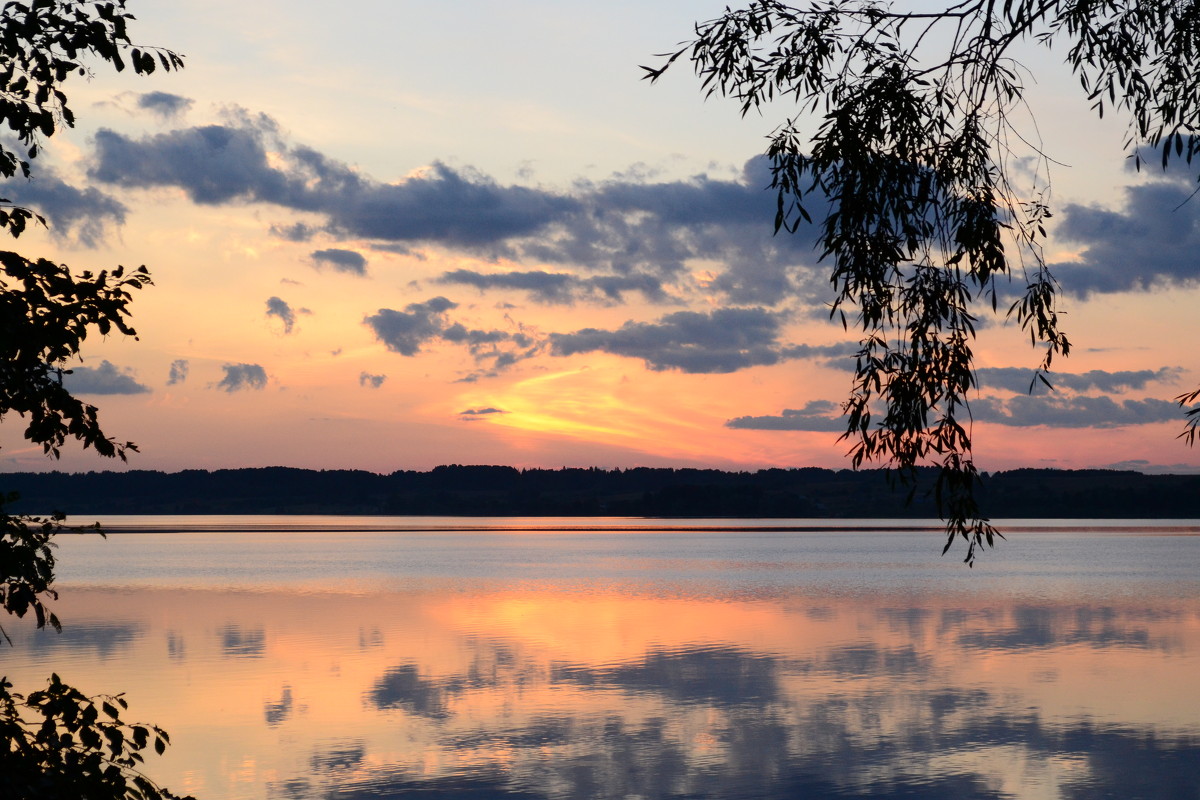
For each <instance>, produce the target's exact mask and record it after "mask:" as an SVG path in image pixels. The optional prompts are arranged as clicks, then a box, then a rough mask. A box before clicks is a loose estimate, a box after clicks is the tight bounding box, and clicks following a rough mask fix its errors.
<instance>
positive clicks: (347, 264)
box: [309, 247, 367, 276]
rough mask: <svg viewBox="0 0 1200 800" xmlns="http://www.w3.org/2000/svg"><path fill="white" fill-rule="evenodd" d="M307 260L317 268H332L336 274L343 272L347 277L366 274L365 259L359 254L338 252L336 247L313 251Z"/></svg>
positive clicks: (350, 251)
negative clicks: (311, 261) (310, 260)
mask: <svg viewBox="0 0 1200 800" xmlns="http://www.w3.org/2000/svg"><path fill="white" fill-rule="evenodd" d="M309 258H311V259H312V260H313V263H314V264H315V265H316V266H317V267H318V268H320V267H332V268H333V269H335V270H337V271H338V272H345V273H347V274H349V275H360V276H361V275H366V274H367V259H366V258H364V257H363V255H362V254H361V253H356V252H355V251H353V250H340V249H338V248H336V247H331V248H328V249H326V250H314V251H313V252H312V253H310V254H309Z"/></svg>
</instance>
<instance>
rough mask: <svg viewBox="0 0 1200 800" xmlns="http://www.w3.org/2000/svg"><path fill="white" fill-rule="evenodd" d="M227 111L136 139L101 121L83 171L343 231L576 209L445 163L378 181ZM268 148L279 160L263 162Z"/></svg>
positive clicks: (369, 233) (517, 222) (515, 232)
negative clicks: (222, 118) (311, 218)
mask: <svg viewBox="0 0 1200 800" xmlns="http://www.w3.org/2000/svg"><path fill="white" fill-rule="evenodd" d="M233 116H234V118H233V119H232V120H230V122H229V123H228V124H225V125H206V126H202V127H195V128H184V129H180V130H175V131H170V132H168V133H161V134H156V135H153V136H147V137H143V138H141V139H132V138H129V137H127V136H124V135H123V134H120V133H117V132H116V131H112V130H109V129H101V130H100V131H98V132H97V133H96V137H95V143H96V157H95V160H94V163H93V164H92V168H91V170H90V172H89V174H90V175H91V177H93V178H95V179H97V180H101V181H105V182H108V183H112V184H116V185H119V186H125V187H138V188H149V187H155V186H177V187H179V188H182V189H183V190H184V191H185V192H186V193H187V194H188V196H189V197H190V198H191V199H192V200H193V201H194V202H197V203H203V204H210V205H211V204H218V203H228V202H232V201H243V202H251V201H256V202H265V203H274V204H276V205H280V206H284V207H286V208H292V209H296V210H299V211H315V212H320V213H322V214H324V215H325V216H326V218H327V220H328V222H327V225H326V226H325V229H326V230H328V231H330V232H335V233H339V234H344V235H349V236H355V237H367V238H372V239H384V240H391V241H400V242H404V241H429V242H438V243H442V244H447V245H455V246H468V247H471V246H482V245H489V244H493V243H496V242H499V241H502V240H504V239H507V238H510V237H514V236H524V235H528V234H532V233H534V232H535V231H538V230H540V229H542V228H544V227H545V226H546V225H547V224H549V223H550V222H552V221H554V220H556V219H558V218H560V217H562V216H563V215H565V214H567V213H570V212H572V211H573V210H575V209H576V208H577V207H578V203H577V202H576V201H575V200H573V199H571V198H569V197H564V196H559V195H554V194H550V193H547V192H542V191H539V190H535V189H528V188H525V187H521V186H500V185H499V184H497V183H496V182H495V181H493V180H492V179H490V178H488V177H487V176H485V175H482V174H480V173H478V172H474V171H472V170H455V169H454V168H452V167H449V166H447V165H445V164H441V163H435V164H433V165H432V166H431V167H430V168H429V170H428V171H427V172H426V173H425V174H423V175H419V176H415V177H411V178H408V179H406V180H404V181H401V182H399V183H394V184H387V183H379V182H377V181H374V180H371V179H370V178H366V177H364V176H362V175H360V174H359V173H357V172H355V171H354V170H352V169H351V168H350V167H348V166H347V165H345V164H343V163H341V162H338V161H334V160H332V159H329V158H326V157H325V156H324V155H322V154H321V153H318V152H317V151H315V150H313V149H311V148H308V147H303V146H296V147H291V146H288V144H287V143H286V142H284V141H283V140H282V139H281V138H280V136H279V133H278V127H277V126H276V125H275V123H274V121H273V120H271V119H270V118H268V117H266V116H264V115H251V114H247V113H244V112H243V113H240V114H235V115H233ZM268 149H269V150H271V151H272V152H273V153H279V154H280V160H279V161H275V162H273V161H269V160H268V157H267V152H268ZM276 230H277V232H280V233H285V232H286V231H287V230H288V229H280V228H277V229H276ZM291 230H292V232H293V233H298V232H299V231H298V230H297V229H296V228H295V227H294V226H293V228H292V229H291ZM285 235H286V234H285Z"/></svg>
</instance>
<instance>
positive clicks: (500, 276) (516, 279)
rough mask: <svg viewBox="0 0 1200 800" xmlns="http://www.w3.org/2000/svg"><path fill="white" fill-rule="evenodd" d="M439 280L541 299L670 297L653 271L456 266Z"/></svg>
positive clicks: (652, 299)
mask: <svg viewBox="0 0 1200 800" xmlns="http://www.w3.org/2000/svg"><path fill="white" fill-rule="evenodd" d="M438 283H444V284H462V285H466V286H474V287H475V288H476V289H479V290H480V291H481V292H483V291H487V290H490V289H509V290H517V291H524V292H528V293H529V295H530V296H531V297H532V298H533V299H534V300H536V301H538V302H540V303H568V304H570V303H574V302H576V301H577V300H584V299H592V298H600V299H605V300H608V301H612V302H621V301H622V300H623V299H624V295H625V293H626V292H634V291H636V292H641V294H642V297H643V298H644V299H645V300H647V301H648V302H652V303H661V302H664V301H666V300H668V299H669V297H668V295H667V293H666V292H665V291H664V289H663V282H662V280H661V279H660V278H656V277H655V276H653V275H646V274H634V275H596V276H592V277H579V276H577V275H573V274H571V273H568V272H546V271H544V270H531V271H528V272H519V271H517V272H496V273H483V272H477V271H475V270H469V269H456V270H453V271H451V272H446V273H443V274H442V276H441V277H440V278H438Z"/></svg>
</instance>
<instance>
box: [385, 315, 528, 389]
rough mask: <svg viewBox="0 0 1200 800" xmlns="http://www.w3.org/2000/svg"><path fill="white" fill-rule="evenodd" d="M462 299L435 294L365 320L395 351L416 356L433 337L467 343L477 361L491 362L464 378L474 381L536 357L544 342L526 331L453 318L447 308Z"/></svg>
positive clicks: (459, 343) (389, 348) (390, 348)
mask: <svg viewBox="0 0 1200 800" xmlns="http://www.w3.org/2000/svg"><path fill="white" fill-rule="evenodd" d="M455 308H458V303H455V302H453V301H451V300H447V299H446V298H445V297H434V298H431V299H430V300H427V301H425V302H424V303H410V304H409V305H407V306H405V308H404V310H403V311H396V310H395V309H391V308H381V309H379V311H378V312H377V313H375V314H372V315H370V316H368V317H365V318H364V319H363V324H364V325H366V326H367V327H369V328H370V329H371V330H372V331H374V333H375V338H376V339H378V340H379V341H380V342H382V343H383V345H384V347H386V348H387V349H388V350H391V351H392V352H393V353H399V354H400V355H402V356H415V355H417V354H418V353H419V352H421V348H422V347H423V346H424V345H426V344H428V343H430V342H433V341H445V342H449V343H451V344H458V345H463V346H465V347H466V348H467V351H468V352H469V353H470V354H471V356H472V358H474V360H475V362H476V363H477V364H486V363H487V362H489V361H490V362H491V364H490V365H489V366H488V368H487V369H485V370H483V371H481V372H475V373H472V374H470V375H468V376H467V377H466V378H464V379H463V380H467V381H474V380H477V379H478V378H480V377H491V376H493V375H496V374H498V373H499V372H500V371H501V370H504V369H507V368H508V367H511V366H512V365H513V364H516V363H517V362H519V361H523V360H525V359H527V358H532V357H533V356H534V355H535V354H536V353H537V352H539V351H540V349H541V343H540V342H538V341H536V340H535V339H534V337H533V336H531V335H529V334H528V333H525V332H524V331H516V332H511V331H503V330H482V329H475V328H468V327H467V326H465V325H463V324H462V323H460V322H451V321H450V319H449V317H448V316H447V312H448V311H451V310H453V309H455Z"/></svg>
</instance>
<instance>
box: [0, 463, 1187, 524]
mask: <svg viewBox="0 0 1200 800" xmlns="http://www.w3.org/2000/svg"><path fill="white" fill-rule="evenodd" d="M935 475H936V473H935V471H934V470H925V471H922V474H921V475H920V481H919V484H918V486H917V487H916V490H915V491H913V492H911V499H910V492H909V489H908V488H907V487H904V486H897V485H894V481H890V480H889V479H888V476H887V473H886V471H885V470H862V471H854V470H849V469H842V470H831V469H822V468H818V467H804V468H797V469H763V470H758V471H757V472H725V471H722V470H716V469H667V468H649V467H637V468H631V469H611V470H610V469H600V468H590V469H576V468H563V469H516V468H513V467H504V466H463V465H458V464H454V465H448V466H441V467H436V468H434V469H432V470H430V471H428V472H413V471H399V472H393V473H391V474H390V475H380V474H376V473H372V472H365V471H359V470H309V469H297V468H292V467H263V468H246V469H221V470H214V471H207V470H183V471H181V472H170V473H168V472H157V471H147V470H131V471H127V472H85V473H64V472H43V473H34V472H18V473H9V474H5V475H0V491H3V492H5V493H10V492H16V493H18V494H19V496H20V499H19V500H17V501H16V502H13V503H11V504H9V505H8V510H9V511H10V512H12V513H36V514H46V513H50V512H52V511H63V512H66V513H68V514H69V515H71V516H73V517H78V516H79V515H89V514H378V515H464V516H646V517H747V518H748V517H767V518H770V517H776V518H787V517H795V518H804V517H809V518H812V517H917V518H930V517H935V516H937V510H936V506H935V503H934V500H933V496H932V492H931V489H932V486H933V480H934V477H935ZM979 497H980V500H981V502H982V503H983V508H985V509H986V511H987V513H988V514H989V515H990V516H991V517H993V518H1020V517H1034V518H1039V517H1050V518H1069V517H1092V518H1096V517H1101V518H1103V517H1112V518H1126V519H1128V518H1200V475H1143V474H1141V473H1137V472H1125V471H1116V470H1053V469H1016V470H1011V471H1006V472H996V473H991V474H986V473H985V474H984V476H983V482H982V486H981V487H980V491H979Z"/></svg>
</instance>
